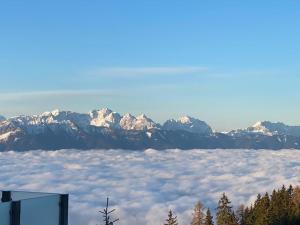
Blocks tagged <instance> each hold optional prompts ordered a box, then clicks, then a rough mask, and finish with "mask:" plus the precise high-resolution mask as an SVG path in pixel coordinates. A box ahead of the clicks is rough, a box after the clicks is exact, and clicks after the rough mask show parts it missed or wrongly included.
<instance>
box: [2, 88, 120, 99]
mask: <svg viewBox="0 0 300 225" xmlns="http://www.w3.org/2000/svg"><path fill="white" fill-rule="evenodd" d="M92 95H101V96H112V95H115V93H114V92H113V90H46V91H25V92H0V101H9V100H20V99H24V98H26V99H28V98H47V97H59V96H61V97H67V96H69V97H72V96H74V97H76V96H92Z"/></svg>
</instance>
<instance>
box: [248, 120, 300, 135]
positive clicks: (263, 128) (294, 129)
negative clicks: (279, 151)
mask: <svg viewBox="0 0 300 225" xmlns="http://www.w3.org/2000/svg"><path fill="white" fill-rule="evenodd" d="M247 130H248V131H250V132H258V133H262V134H264V135H269V136H271V135H291V136H300V126H289V125H286V124H284V123H282V122H270V121H263V122H261V121H260V122H257V123H255V124H254V125H253V126H251V127H249V128H247Z"/></svg>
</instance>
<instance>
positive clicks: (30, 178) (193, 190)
mask: <svg viewBox="0 0 300 225" xmlns="http://www.w3.org/2000/svg"><path fill="white" fill-rule="evenodd" d="M299 174H300V151H299V150H298V151H297V150H281V151H271V150H257V151H255V150H189V151H182V150H165V151H156V150H152V149H149V150H146V151H125V150H90V151H78V150H61V151H29V152H13V151H10V152H2V153H0V189H6V190H9V189H11V190H29V191H43V192H59V193H70V204H69V205H70V215H69V217H70V222H69V224H70V225H96V224H100V218H101V215H100V214H99V213H98V211H99V210H102V209H103V208H104V205H105V201H106V197H107V196H109V197H110V199H111V204H112V206H113V207H114V208H116V209H117V211H116V215H117V216H118V217H119V218H120V222H119V224H122V225H141V224H146V225H158V224H163V223H164V220H165V218H166V216H167V212H168V209H172V210H174V212H175V213H176V215H177V216H178V219H179V222H180V225H188V224H190V221H191V214H192V208H193V205H194V204H195V203H196V202H197V201H198V200H201V201H202V202H203V203H204V204H205V206H206V207H210V208H211V209H212V210H214V209H215V207H216V205H217V202H218V199H219V198H220V196H221V194H222V193H223V192H226V194H227V195H228V196H229V198H230V199H231V200H232V203H233V204H234V205H235V206H238V205H239V204H241V203H246V204H249V203H250V202H253V201H254V200H255V198H256V195H257V193H259V192H261V193H264V192H266V191H272V189H273V188H280V187H281V186H282V185H283V184H286V185H289V184H293V185H298V184H299V183H300V177H299ZM101 224H102V223H101Z"/></svg>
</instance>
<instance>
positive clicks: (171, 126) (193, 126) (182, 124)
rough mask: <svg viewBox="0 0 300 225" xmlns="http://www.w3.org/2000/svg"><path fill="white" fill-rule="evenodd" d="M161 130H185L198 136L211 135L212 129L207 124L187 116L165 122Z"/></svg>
mask: <svg viewBox="0 0 300 225" xmlns="http://www.w3.org/2000/svg"><path fill="white" fill-rule="evenodd" d="M163 128H164V129H165V130H185V131H189V132H193V133H199V134H208V135H209V134H212V129H211V127H210V126H208V125H207V123H205V122H204V121H201V120H198V119H195V118H192V117H189V116H183V117H180V118H179V119H178V120H174V119H170V120H167V121H166V122H165V123H164V125H163Z"/></svg>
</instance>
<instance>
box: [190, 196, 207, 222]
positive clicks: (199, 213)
mask: <svg viewBox="0 0 300 225" xmlns="http://www.w3.org/2000/svg"><path fill="white" fill-rule="evenodd" d="M203 210H204V207H203V204H202V203H201V202H200V201H199V202H197V203H196V205H195V207H194V213H193V220H192V223H191V225H203V224H204V218H205V214H204V212H203Z"/></svg>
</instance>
